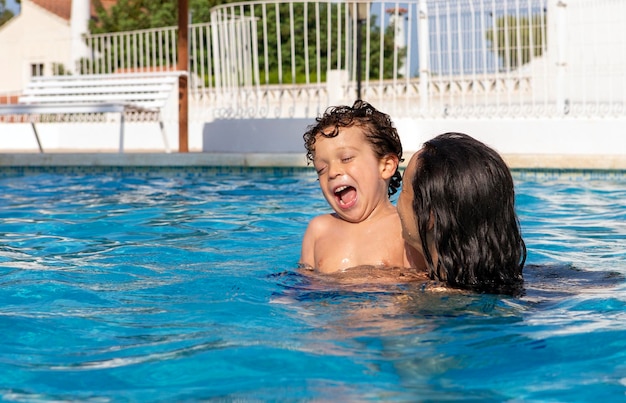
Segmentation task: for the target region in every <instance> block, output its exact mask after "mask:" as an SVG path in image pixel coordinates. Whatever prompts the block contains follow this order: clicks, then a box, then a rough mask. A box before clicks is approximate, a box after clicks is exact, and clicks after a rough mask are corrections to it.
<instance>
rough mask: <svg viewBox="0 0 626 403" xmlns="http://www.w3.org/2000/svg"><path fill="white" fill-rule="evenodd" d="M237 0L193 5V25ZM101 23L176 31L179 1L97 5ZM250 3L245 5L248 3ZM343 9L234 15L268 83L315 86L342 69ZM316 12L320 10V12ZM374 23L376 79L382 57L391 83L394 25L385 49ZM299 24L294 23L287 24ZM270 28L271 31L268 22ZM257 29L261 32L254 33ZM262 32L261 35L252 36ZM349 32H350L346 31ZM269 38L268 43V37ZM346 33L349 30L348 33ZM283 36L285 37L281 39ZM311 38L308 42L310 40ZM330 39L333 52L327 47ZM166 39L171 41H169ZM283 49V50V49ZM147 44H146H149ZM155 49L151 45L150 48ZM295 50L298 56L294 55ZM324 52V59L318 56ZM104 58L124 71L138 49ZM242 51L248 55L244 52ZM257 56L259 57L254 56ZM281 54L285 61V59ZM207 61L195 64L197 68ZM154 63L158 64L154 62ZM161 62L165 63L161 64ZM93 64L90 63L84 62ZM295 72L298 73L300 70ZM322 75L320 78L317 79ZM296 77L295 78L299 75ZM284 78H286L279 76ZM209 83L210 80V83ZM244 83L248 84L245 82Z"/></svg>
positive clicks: (103, 28)
mask: <svg viewBox="0 0 626 403" xmlns="http://www.w3.org/2000/svg"><path fill="white" fill-rule="evenodd" d="M234 1H235V0H190V3H189V10H190V13H191V15H192V22H194V23H201V22H208V21H209V20H210V11H211V8H212V7H214V6H216V5H219V4H226V3H231V2H234ZM95 4H96V11H97V15H98V18H97V20H95V21H92V22H91V23H90V30H91V33H93V34H97V33H109V32H124V31H134V30H141V29H149V28H157V27H166V26H176V25H177V24H178V16H177V14H178V2H177V0H120V1H119V2H118V3H117V4H116V5H115V6H113V7H111V9H109V10H105V9H104V8H103V7H102V4H101V3H100V0H95ZM244 4H245V2H244ZM328 7H331V10H330V15H331V19H330V21H329V19H328V18H327V15H328V11H329V10H328ZM339 7H343V4H342V3H319V4H315V3H307V2H294V3H279V4H278V7H276V5H275V4H272V3H254V4H253V3H250V4H249V5H248V4H245V6H243V7H235V8H233V10H230V11H229V13H234V14H237V15H238V16H239V17H244V18H242V19H241V20H240V21H244V23H242V24H240V29H241V32H240V33H241V34H243V33H244V32H243V31H247V32H248V34H253V35H251V36H256V37H257V38H259V39H258V43H257V45H256V48H253V47H250V48H249V49H247V51H248V52H250V53H249V56H250V58H251V59H252V60H258V61H259V63H258V66H259V69H260V71H258V72H257V73H258V74H259V77H260V79H261V82H262V83H279V82H280V83H286V82H292V83H302V82H304V81H305V79H306V78H305V77H307V75H306V73H307V70H308V73H309V77H310V79H311V80H312V81H314V82H315V81H317V80H318V79H319V80H320V81H324V80H325V76H326V71H327V69H328V68H331V69H332V68H335V66H337V64H338V63H337V57H339V56H340V55H344V51H345V40H346V38H345V35H342V37H341V38H340V40H339V42H340V43H338V40H337V38H338V27H339V26H340V24H339V23H338V21H337V18H338V15H339V13H338V8H339ZM316 9H317V10H318V11H317V12H316ZM371 18H372V19H371V21H370V26H371V31H370V32H369V36H370V57H371V60H370V62H371V63H370V66H371V68H370V71H369V72H370V78H372V79H378V78H379V77H380V71H379V70H380V67H379V66H380V61H379V60H380V59H379V58H380V57H381V55H382V57H383V60H384V62H383V64H384V77H383V78H390V77H391V75H392V74H393V69H392V66H393V57H394V53H393V47H394V44H393V26H388V27H387V30H386V35H385V40H384V44H383V48H382V49H381V46H380V35H381V32H380V27H379V26H378V25H377V24H376V16H375V15H372V17H371ZM291 19H293V21H292V23H291V24H290V23H286V22H287V21H290V20H291ZM261 20H263V21H262V22H263V23H265V24H266V25H265V27H264V26H263V23H260V21H261ZM254 27H256V28H254ZM254 29H256V30H257V32H252V30H254ZM343 29H344V30H345V27H344V28H343ZM265 33H267V38H265ZM316 33H317V35H318V36H319V43H318V44H315V40H316ZM344 34H345V31H344ZM278 35H280V38H278ZM307 35H308V39H307V40H305V38H306V36H307ZM329 35H330V39H331V44H332V45H331V49H330V50H329V49H328V47H327V46H326V44H327V43H328V38H329ZM163 40H165V39H163ZM195 43H196V46H197V47H203V46H204V47H206V44H207V43H208V38H206V37H203V38H196V42H195ZM278 44H280V47H279V46H278ZM144 45H146V44H144ZM148 46H151V45H148ZM292 48H293V49H294V52H292ZM317 49H319V52H320V55H319V58H318V55H317V54H316V52H317ZM97 50H98V52H99V54H100V55H102V57H103V58H106V60H111V59H112V58H113V57H112V55H115V59H116V60H115V61H114V62H113V63H108V64H107V66H111V65H112V66H111V68H113V69H115V68H124V67H128V66H126V63H128V57H127V53H128V52H133V47H132V45H131V46H130V47H129V46H127V45H126V44H124V46H123V47H122V46H120V45H119V44H118V45H116V44H114V43H111V44H107V47H106V48H104V49H97ZM240 51H244V50H243V49H242V50H240ZM254 52H257V53H256V54H254ZM206 53H207V52H201V51H200V49H191V50H190V55H194V56H195V55H199V54H204V55H205V56H204V57H205V59H206V58H207V57H208V56H207V54H206ZM279 53H280V57H279ZM405 53H406V50H405V49H400V50H399V52H397V56H398V58H399V59H400V60H402V59H403V58H404V54H405ZM203 62H206V60H204V61H200V60H193V61H192V63H199V64H200V63H203ZM153 63H154V62H153ZM157 63H164V61H158V62H157ZM84 65H87V63H84ZM294 70H295V71H294ZM318 71H319V75H320V77H318V76H317V72H318ZM294 73H295V74H294ZM279 74H282V76H281V77H279ZM206 79H209V78H208V77H205V80H206ZM242 80H243V79H242Z"/></svg>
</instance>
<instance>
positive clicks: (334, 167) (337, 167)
mask: <svg viewBox="0 0 626 403" xmlns="http://www.w3.org/2000/svg"><path fill="white" fill-rule="evenodd" d="M341 174H343V169H342V168H341V164H339V163H336V162H332V163H330V164H329V165H328V176H330V177H331V178H336V177H337V176H340V175H341Z"/></svg>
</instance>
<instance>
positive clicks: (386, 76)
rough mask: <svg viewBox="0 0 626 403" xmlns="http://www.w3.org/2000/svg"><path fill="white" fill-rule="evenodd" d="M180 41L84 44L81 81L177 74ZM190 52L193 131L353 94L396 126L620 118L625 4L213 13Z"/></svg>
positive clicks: (471, 0) (160, 35)
mask: <svg viewBox="0 0 626 403" xmlns="http://www.w3.org/2000/svg"><path fill="white" fill-rule="evenodd" d="M359 4H363V5H365V6H366V7H365V10H364V12H365V15H359V13H358V8H359V7H358V5H359ZM359 28H360V29H361V30H360V31H359ZM176 38H177V33H176V28H163V29H151V30H143V31H135V32H125V33H114V34H101V35H90V36H88V37H87V38H86V42H87V44H88V47H89V50H90V52H89V54H90V55H91V56H90V57H89V58H85V59H83V60H82V61H81V64H80V71H81V73H82V74H92V73H116V72H121V71H124V72H129V71H145V70H173V69H175V68H176V59H177V55H176ZM189 47H190V48H189V55H190V56H189V57H190V60H189V66H190V80H189V83H190V99H191V105H190V119H209V120H210V119H214V118H217V117H222V118H225V117H226V118H228V117H233V118H238V117H254V118H258V117H272V118H273V117H314V116H316V115H317V114H319V113H320V112H321V111H323V110H324V109H325V108H326V107H327V106H329V105H334V104H351V103H352V102H353V101H354V99H355V98H356V94H357V92H358V88H359V87H360V89H361V91H360V92H361V94H362V98H363V99H364V100H367V101H369V102H371V103H372V104H374V105H375V106H377V107H379V108H380V109H382V110H384V111H385V112H387V113H391V114H393V115H394V116H397V117H422V118H433V117H443V118H446V117H467V118H483V117H490V116H493V117H496V116H497V117H522V118H532V117H538V118H546V117H563V116H567V117H570V116H573V117H579V116H585V117H623V116H624V114H625V113H626V108H625V104H626V1H623V0H408V1H402V2H380V1H375V2H359V3H353V2H336V1H286V0H255V1H249V2H241V3H231V4H226V5H221V6H218V7H215V8H214V9H213V10H212V14H211V21H210V22H208V23H204V24H193V25H191V26H190V31H189ZM359 54H360V55H361V58H360V59H359V58H358V57H357V56H358V55H359ZM359 71H360V72H361V73H360V74H359ZM359 78H360V79H359Z"/></svg>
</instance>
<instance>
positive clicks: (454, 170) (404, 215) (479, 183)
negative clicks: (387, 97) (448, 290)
mask: <svg viewBox="0 0 626 403" xmlns="http://www.w3.org/2000/svg"><path fill="white" fill-rule="evenodd" d="M398 212H399V213H400V217H401V219H402V230H403V237H404V240H405V241H406V242H407V244H409V245H410V247H413V248H414V249H415V250H416V251H417V252H419V254H418V256H420V258H421V255H423V258H425V260H426V264H427V266H428V268H427V271H428V275H429V277H430V278H431V279H432V280H437V281H440V282H442V283H444V284H446V285H449V286H452V287H456V288H464V289H470V290H474V291H480V292H490V293H506V294H517V293H518V292H519V291H521V287H522V285H523V279H522V268H523V267H524V262H525V260H526V246H525V244H524V240H523V239H522V235H521V232H520V227H519V221H518V219H517V215H516V214H515V191H514V187H513V178H512V177H511V173H510V171H509V169H508V167H507V166H506V164H505V163H504V161H503V160H502V158H501V157H500V155H498V153H497V152H496V151H494V150H493V149H491V148H489V147H488V146H486V145H485V144H483V143H481V142H479V141H477V140H475V139H473V138H472V137H470V136H468V135H465V134H461V133H445V134H442V135H440V136H437V137H435V138H434V139H431V140H430V141H427V142H426V143H424V146H423V147H422V149H421V150H420V151H418V152H417V153H415V154H414V155H413V157H412V158H411V160H410V161H409V163H408V165H407V167H406V169H405V171H404V186H403V187H402V192H401V194H400V197H399V199H398ZM422 264H423V261H418V262H416V263H415V265H417V266H421V265H422Z"/></svg>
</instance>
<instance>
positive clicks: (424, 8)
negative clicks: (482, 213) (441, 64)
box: [417, 0, 430, 113]
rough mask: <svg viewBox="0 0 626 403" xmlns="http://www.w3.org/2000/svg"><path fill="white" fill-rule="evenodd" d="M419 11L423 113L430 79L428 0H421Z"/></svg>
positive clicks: (421, 102)
mask: <svg viewBox="0 0 626 403" xmlns="http://www.w3.org/2000/svg"><path fill="white" fill-rule="evenodd" d="M418 13H419V17H418V20H417V24H418V38H417V39H418V48H417V52H418V58H419V98H420V109H421V110H422V113H425V112H426V109H427V108H428V101H429V100H428V82H429V80H430V70H429V54H430V37H429V32H428V4H426V0H419V2H418Z"/></svg>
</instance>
